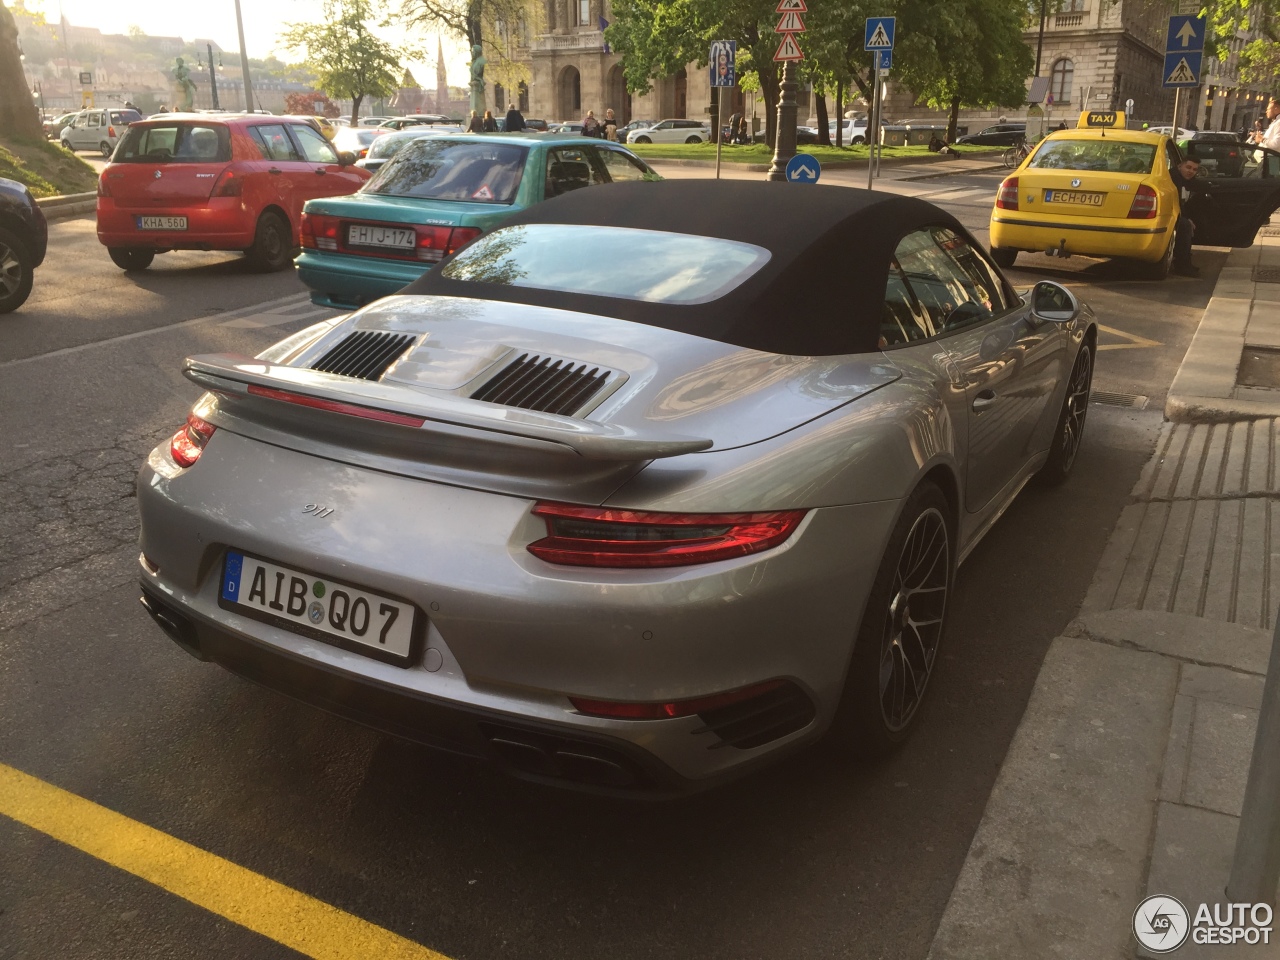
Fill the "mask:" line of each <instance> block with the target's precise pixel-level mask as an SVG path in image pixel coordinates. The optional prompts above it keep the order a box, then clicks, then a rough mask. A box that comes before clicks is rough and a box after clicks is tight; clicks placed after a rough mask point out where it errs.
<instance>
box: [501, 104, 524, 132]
mask: <svg viewBox="0 0 1280 960" xmlns="http://www.w3.org/2000/svg"><path fill="white" fill-rule="evenodd" d="M502 129H503V130H504V131H505V132H506V133H519V132H520V131H521V130H523V129H524V116H523V115H522V114H521V113H520V111H519V110H517V109H516V105H515V104H514V103H509V104H507V119H506V121H504V123H503V127H502Z"/></svg>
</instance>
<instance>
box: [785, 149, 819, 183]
mask: <svg viewBox="0 0 1280 960" xmlns="http://www.w3.org/2000/svg"><path fill="white" fill-rule="evenodd" d="M820 176H822V164H820V163H819V162H818V159H817V157H811V156H809V154H807V153H797V154H796V155H795V156H794V157H792V158H791V159H790V160H789V161H787V182H788V183H817V182H818V178H819V177H820Z"/></svg>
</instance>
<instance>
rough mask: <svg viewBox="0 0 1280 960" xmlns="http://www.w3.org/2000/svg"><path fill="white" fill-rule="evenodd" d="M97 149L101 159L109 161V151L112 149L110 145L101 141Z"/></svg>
mask: <svg viewBox="0 0 1280 960" xmlns="http://www.w3.org/2000/svg"><path fill="white" fill-rule="evenodd" d="M98 149H99V150H101V151H102V158H103V159H104V160H110V159H111V149H112V148H111V144H109V143H107V141H105V140H103V141H102V142H101V143H100V144H98Z"/></svg>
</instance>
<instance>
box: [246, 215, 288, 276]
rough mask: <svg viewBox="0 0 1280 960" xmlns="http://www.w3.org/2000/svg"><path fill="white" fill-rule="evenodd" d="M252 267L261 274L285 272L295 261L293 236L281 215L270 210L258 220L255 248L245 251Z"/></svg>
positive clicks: (254, 238)
mask: <svg viewBox="0 0 1280 960" xmlns="http://www.w3.org/2000/svg"><path fill="white" fill-rule="evenodd" d="M245 256H247V257H248V258H249V264H250V266H251V267H252V268H253V269H254V270H256V271H258V272H260V273H274V272H276V271H277V270H283V269H284V268H285V267H287V266H288V265H289V263H290V261H292V260H293V234H292V231H291V230H290V229H289V223H288V221H287V220H285V219H284V217H282V216H280V214H278V213H276V212H274V211H272V210H268V211H267V212H266V213H264V214H263V215H262V216H260V217H259V218H258V229H257V231H256V232H255V233H254V235H253V246H251V247H250V248H249V249H248V250H246V251H245Z"/></svg>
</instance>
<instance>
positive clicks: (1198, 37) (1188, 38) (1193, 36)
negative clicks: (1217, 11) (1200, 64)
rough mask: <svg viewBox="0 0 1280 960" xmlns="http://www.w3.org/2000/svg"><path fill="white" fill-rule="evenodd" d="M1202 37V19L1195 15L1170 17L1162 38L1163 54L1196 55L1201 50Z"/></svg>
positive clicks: (1202, 45)
mask: <svg viewBox="0 0 1280 960" xmlns="http://www.w3.org/2000/svg"><path fill="white" fill-rule="evenodd" d="M1204 35H1205V22H1204V17H1197V16H1196V15H1195V14H1180V15H1178V16H1173V17H1170V18H1169V33H1168V35H1167V36H1165V38H1164V50H1165V53H1175V52H1176V53H1196V52H1198V51H1200V50H1203V49H1204ZM1165 76H1166V77H1167V76H1168V74H1167V73H1166V74H1165Z"/></svg>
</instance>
